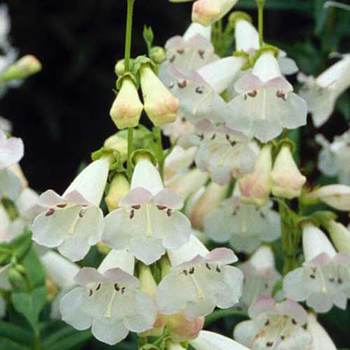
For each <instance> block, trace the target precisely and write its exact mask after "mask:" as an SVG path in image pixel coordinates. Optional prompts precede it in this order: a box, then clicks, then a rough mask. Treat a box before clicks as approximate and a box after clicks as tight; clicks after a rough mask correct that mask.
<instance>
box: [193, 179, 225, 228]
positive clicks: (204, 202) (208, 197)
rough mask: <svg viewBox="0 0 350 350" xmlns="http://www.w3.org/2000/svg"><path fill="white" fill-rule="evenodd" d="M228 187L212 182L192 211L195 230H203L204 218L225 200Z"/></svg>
mask: <svg viewBox="0 0 350 350" xmlns="http://www.w3.org/2000/svg"><path fill="white" fill-rule="evenodd" d="M227 191H228V185H226V186H221V185H218V184H216V183H215V182H211V183H210V184H209V186H208V187H207V189H206V190H205V192H204V193H203V194H202V195H201V196H200V197H199V199H198V200H197V202H196V203H195V204H194V205H193V206H192V208H191V209H190V215H189V217H190V220H191V223H192V226H193V227H194V228H195V229H198V230H201V229H203V222H204V218H205V217H206V215H207V214H208V213H210V212H211V211H212V210H214V209H215V208H217V207H218V206H219V205H220V203H221V202H222V201H223V200H224V199H225V197H226V194H227Z"/></svg>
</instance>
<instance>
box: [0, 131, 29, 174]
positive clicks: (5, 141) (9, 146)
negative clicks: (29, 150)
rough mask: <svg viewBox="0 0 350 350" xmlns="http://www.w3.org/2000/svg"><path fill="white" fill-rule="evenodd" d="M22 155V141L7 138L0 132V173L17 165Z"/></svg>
mask: <svg viewBox="0 0 350 350" xmlns="http://www.w3.org/2000/svg"><path fill="white" fill-rule="evenodd" d="M23 154H24V145H23V141H22V140H21V139H19V138H15V137H10V138H7V137H6V134H5V133H4V132H3V131H2V130H0V171H1V170H3V169H5V168H8V167H9V166H11V165H13V164H16V163H18V162H19V161H20V160H21V159H22V157H23Z"/></svg>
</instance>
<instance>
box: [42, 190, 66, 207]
mask: <svg viewBox="0 0 350 350" xmlns="http://www.w3.org/2000/svg"><path fill="white" fill-rule="evenodd" d="M63 203H66V201H65V199H64V198H63V197H61V196H60V195H58V194H57V193H56V192H55V191H53V190H47V191H45V192H44V193H42V194H41V195H40V197H39V200H38V204H39V205H41V206H42V207H54V206H56V205H57V204H63Z"/></svg>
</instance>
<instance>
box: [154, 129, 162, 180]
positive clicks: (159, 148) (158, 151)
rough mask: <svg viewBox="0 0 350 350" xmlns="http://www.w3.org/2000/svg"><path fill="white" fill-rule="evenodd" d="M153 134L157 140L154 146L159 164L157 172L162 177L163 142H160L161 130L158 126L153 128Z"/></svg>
mask: <svg viewBox="0 0 350 350" xmlns="http://www.w3.org/2000/svg"><path fill="white" fill-rule="evenodd" d="M153 134H154V137H155V139H156V142H157V147H156V157H157V160H158V164H159V173H160V176H161V177H162V178H163V175H164V150H163V143H162V131H161V129H160V128H159V127H154V128H153Z"/></svg>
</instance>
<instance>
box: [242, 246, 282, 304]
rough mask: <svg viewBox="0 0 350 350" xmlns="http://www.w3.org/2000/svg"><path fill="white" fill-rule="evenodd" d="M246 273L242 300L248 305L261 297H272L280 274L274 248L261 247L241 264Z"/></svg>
mask: <svg viewBox="0 0 350 350" xmlns="http://www.w3.org/2000/svg"><path fill="white" fill-rule="evenodd" d="M239 268H240V269H241V270H242V271H243V273H244V286H243V293H242V301H243V302H244V304H245V305H247V306H248V307H249V306H250V305H252V304H253V303H254V302H255V301H256V300H257V299H258V298H259V297H261V296H264V297H270V296H271V295H272V291H273V288H274V286H275V283H276V282H277V281H278V280H279V279H280V277H281V276H280V274H279V273H278V272H277V270H276V267H275V260H274V256H273V252H272V249H271V248H270V247H268V246H261V247H259V248H258V249H257V250H256V251H255V252H254V254H253V255H252V256H251V257H250V259H249V260H248V261H247V262H246V263H244V264H241V265H240V266H239Z"/></svg>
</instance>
